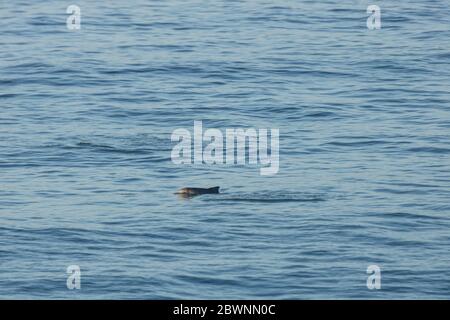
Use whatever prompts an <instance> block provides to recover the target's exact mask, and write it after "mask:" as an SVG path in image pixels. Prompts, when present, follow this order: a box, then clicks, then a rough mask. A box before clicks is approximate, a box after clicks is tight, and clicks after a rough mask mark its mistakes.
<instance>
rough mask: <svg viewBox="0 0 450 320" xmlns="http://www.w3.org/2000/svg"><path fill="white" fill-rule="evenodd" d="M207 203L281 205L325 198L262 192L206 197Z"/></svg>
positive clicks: (313, 195) (314, 195)
mask: <svg viewBox="0 0 450 320" xmlns="http://www.w3.org/2000/svg"><path fill="white" fill-rule="evenodd" d="M204 200H206V201H215V202H220V201H224V202H264V203H280V202H320V201H325V198H324V197H323V196H321V195H317V194H297V193H282V192H275V193H274V192H261V193H240V194H227V193H223V194H219V195H216V196H208V197H205V198H204Z"/></svg>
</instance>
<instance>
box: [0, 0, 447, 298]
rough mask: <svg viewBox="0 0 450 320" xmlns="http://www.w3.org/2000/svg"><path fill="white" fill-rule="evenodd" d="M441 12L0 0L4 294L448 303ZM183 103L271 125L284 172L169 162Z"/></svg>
mask: <svg viewBox="0 0 450 320" xmlns="http://www.w3.org/2000/svg"><path fill="white" fill-rule="evenodd" d="M70 4H77V5H78V6H79V7H80V8H81V30H78V31H69V30H68V29H67V27H66V19H67V17H68V14H66V8H67V6H68V5H70ZM371 4H377V5H379V6H380V8H381V14H382V28H381V29H380V30H369V29H368V28H367V26H366V19H367V16H368V15H367V13H366V9H367V6H368V5H371ZM449 17H450V3H449V2H448V1H447V0H427V1H425V0H420V1H419V0H409V1H401V2H399V1H384V0H383V1H381V0H374V1H368V0H367V1H365V0H342V1H337V0H328V1H305V0H295V1H294V0H283V1H274V0H272V1H269V0H258V1H257V0H246V1H244V0H242V1H238V0H223V1H201V0H188V1H186V0H183V1H181V0H170V1H144V0H129V1H121V0H120V1H119V0H111V1H87V0H76V1H73V3H72V2H69V3H66V2H64V1H56V0H52V1H20V0H18V1H2V2H1V3H0V298H3V299H6V298H13V299H19V298H25V299H29V298H33V299H42V298H50V299H67V298H70V299H100V298H106V299H111V298H118V299H131V298H138V299H343V298H351V299H407V298H412V299H418V298H424V299H429V298H438V299H449V298H450V250H449V247H450V144H449V142H450V66H449V64H450V45H449V39H450V18H449ZM194 120H198V121H200V120H201V121H203V125H204V127H205V128H218V129H220V130H225V129H226V128H277V129H279V130H280V169H279V172H278V174H276V175H273V176H262V175H260V172H259V166H251V165H247V166H233V165H209V166H208V165H176V164H174V163H172V161H171V150H172V148H173V146H174V143H172V142H171V140H170V137H171V133H172V132H173V131H174V130H175V129H177V128H186V129H188V130H190V131H192V130H193V123H194ZM216 185H217V186H221V188H222V189H221V191H222V194H220V195H207V196H200V197H196V198H193V199H190V200H186V199H180V198H178V197H177V196H176V195H174V194H173V193H174V192H175V191H176V190H177V189H179V188H181V187H185V186H194V187H212V186H216ZM373 264H375V265H378V266H379V267H380V268H381V289H380V290H369V289H368V288H367V286H366V280H367V277H368V274H367V273H366V270H367V267H368V266H369V265H373ZM69 265H78V266H80V268H81V289H80V290H69V289H68V288H67V286H66V279H67V276H68V275H67V273H66V269H67V267H68V266H69Z"/></svg>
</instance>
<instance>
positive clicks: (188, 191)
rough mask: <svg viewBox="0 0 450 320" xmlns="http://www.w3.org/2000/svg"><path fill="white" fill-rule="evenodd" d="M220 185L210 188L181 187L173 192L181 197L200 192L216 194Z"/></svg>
mask: <svg viewBox="0 0 450 320" xmlns="http://www.w3.org/2000/svg"><path fill="white" fill-rule="evenodd" d="M219 188H220V187H212V188H183V189H180V190H178V191H177V192H176V193H175V194H178V195H180V196H181V197H182V198H190V197H194V196H199V195H201V194H217V193H219Z"/></svg>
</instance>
